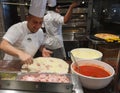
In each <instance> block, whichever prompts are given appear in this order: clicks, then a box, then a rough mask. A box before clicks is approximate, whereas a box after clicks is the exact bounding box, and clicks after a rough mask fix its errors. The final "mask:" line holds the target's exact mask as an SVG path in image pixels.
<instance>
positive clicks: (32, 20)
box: [27, 0, 47, 33]
mask: <svg viewBox="0 0 120 93" xmlns="http://www.w3.org/2000/svg"><path fill="white" fill-rule="evenodd" d="M46 3H47V0H31V3H30V8H29V15H28V16H27V21H28V24H27V26H28V28H29V30H30V31H31V32H32V33H35V32H37V31H38V30H39V28H41V26H42V22H43V16H44V14H45V9H46Z"/></svg>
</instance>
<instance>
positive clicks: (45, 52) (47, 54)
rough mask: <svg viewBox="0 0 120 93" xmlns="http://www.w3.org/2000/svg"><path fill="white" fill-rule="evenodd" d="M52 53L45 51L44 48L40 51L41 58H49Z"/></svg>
mask: <svg viewBox="0 0 120 93" xmlns="http://www.w3.org/2000/svg"><path fill="white" fill-rule="evenodd" d="M52 53H53V52H52V51H50V50H47V49H46V48H43V49H42V56H43V57H50V56H51V54H52Z"/></svg>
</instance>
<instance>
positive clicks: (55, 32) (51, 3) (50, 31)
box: [44, 0, 78, 59]
mask: <svg viewBox="0 0 120 93" xmlns="http://www.w3.org/2000/svg"><path fill="white" fill-rule="evenodd" d="M76 6H78V4H77V3H76V2H73V3H72V4H71V5H70V6H69V8H68V11H67V12H66V14H65V16H62V15H60V13H59V12H60V10H59V7H58V6H57V5H56V0H48V11H47V14H46V15H45V16H44V27H45V30H46V38H45V46H46V48H47V49H50V50H52V51H53V54H52V56H53V57H57V58H61V59H64V58H66V53H65V49H64V44H63V37H62V25H63V24H65V23H67V22H68V21H69V20H70V17H71V14H72V10H73V8H74V7H76Z"/></svg>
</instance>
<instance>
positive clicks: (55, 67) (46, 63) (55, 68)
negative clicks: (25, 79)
mask: <svg viewBox="0 0 120 93" xmlns="http://www.w3.org/2000/svg"><path fill="white" fill-rule="evenodd" d="M68 68H69V65H68V63H66V62H65V61H64V60H62V59H58V58H53V57H38V58H35V59H34V60H33V64H30V65H27V64H24V65H23V66H22V70H21V71H22V72H24V71H27V72H45V73H68Z"/></svg>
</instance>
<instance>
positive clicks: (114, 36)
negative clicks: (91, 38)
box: [95, 33, 119, 40]
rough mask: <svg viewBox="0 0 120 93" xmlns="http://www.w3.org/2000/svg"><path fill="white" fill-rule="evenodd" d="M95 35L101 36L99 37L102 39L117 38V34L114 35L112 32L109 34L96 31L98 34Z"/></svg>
mask: <svg viewBox="0 0 120 93" xmlns="http://www.w3.org/2000/svg"><path fill="white" fill-rule="evenodd" d="M95 37H97V38H101V39H104V40H108V39H113V40H116V39H119V36H117V35H114V34H109V33H98V34H95Z"/></svg>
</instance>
